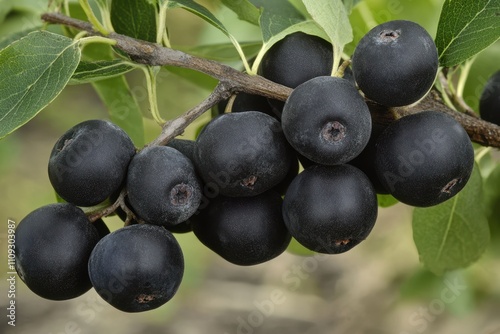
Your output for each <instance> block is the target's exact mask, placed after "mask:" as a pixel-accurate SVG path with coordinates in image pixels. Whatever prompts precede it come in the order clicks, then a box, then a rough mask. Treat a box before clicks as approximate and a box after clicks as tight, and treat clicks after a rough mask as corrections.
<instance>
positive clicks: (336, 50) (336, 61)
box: [332, 43, 344, 77]
mask: <svg viewBox="0 0 500 334" xmlns="http://www.w3.org/2000/svg"><path fill="white" fill-rule="evenodd" d="M341 60H342V48H340V47H339V46H338V45H336V44H335V43H333V67H332V76H333V77H338V76H339V75H340V73H339V65H340V61H341ZM343 73H344V72H343V71H342V75H343Z"/></svg>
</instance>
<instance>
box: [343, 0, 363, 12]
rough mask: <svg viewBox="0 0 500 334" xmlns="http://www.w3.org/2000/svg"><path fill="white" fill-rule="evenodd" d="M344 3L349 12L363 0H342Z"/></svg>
mask: <svg viewBox="0 0 500 334" xmlns="http://www.w3.org/2000/svg"><path fill="white" fill-rule="evenodd" d="M342 2H343V3H344V7H345V9H346V10H347V13H349V14H350V13H351V12H352V9H353V8H354V7H355V6H356V5H357V4H358V3H360V2H361V0H342Z"/></svg>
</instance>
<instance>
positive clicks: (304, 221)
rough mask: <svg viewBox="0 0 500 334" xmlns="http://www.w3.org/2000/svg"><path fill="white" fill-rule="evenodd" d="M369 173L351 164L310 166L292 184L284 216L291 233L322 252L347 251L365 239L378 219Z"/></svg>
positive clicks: (336, 252) (284, 202) (301, 241)
mask: <svg viewBox="0 0 500 334" xmlns="http://www.w3.org/2000/svg"><path fill="white" fill-rule="evenodd" d="M377 210H378V206H377V196H376V194H375V190H374V189H373V186H372V184H371V182H370V180H369V179H368V177H367V176H366V175H365V174H364V173H363V172H361V171H360V170H359V169H357V168H356V167H353V166H350V165H336V166H321V165H315V166H311V167H308V168H306V169H305V170H304V171H302V173H300V174H299V175H298V176H297V177H296V178H295V179H294V180H293V182H292V184H290V186H289V187H288V190H287V192H286V194H285V200H284V201H283V217H284V220H285V224H286V226H287V228H288V230H289V231H290V234H291V235H292V236H293V237H294V238H295V239H296V240H297V241H298V242H299V243H300V244H302V245H303V246H304V247H306V248H308V249H310V250H312V251H315V252H319V253H326V254H338V253H343V252H346V251H348V250H350V249H351V248H353V247H354V246H356V245H358V244H359V243H360V242H361V241H363V240H365V239H366V237H367V236H368V235H369V233H370V231H371V230H372V228H373V226H374V225H375V221H376V219H377Z"/></svg>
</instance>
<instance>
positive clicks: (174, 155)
mask: <svg viewBox="0 0 500 334" xmlns="http://www.w3.org/2000/svg"><path fill="white" fill-rule="evenodd" d="M127 191H128V200H129V202H130V205H131V206H132V209H133V211H134V212H135V213H137V215H138V216H139V217H140V218H141V219H142V220H144V221H145V222H147V223H149V224H155V225H162V226H165V227H168V226H174V225H177V224H179V223H181V222H183V221H186V220H187V219H188V218H189V217H191V215H193V213H195V212H196V210H197V209H198V206H199V205H200V201H201V196H202V193H201V184H200V180H199V179H198V177H197V175H196V172H195V169H194V166H193V164H192V162H191V161H190V160H189V159H188V158H187V157H186V156H185V155H184V154H182V153H181V152H179V151H177V150H176V149H174V148H171V147H167V146H150V147H146V148H145V149H143V150H142V151H140V152H139V153H137V154H136V155H135V156H134V158H133V159H132V161H131V162H130V166H129V169H128V176H127Z"/></svg>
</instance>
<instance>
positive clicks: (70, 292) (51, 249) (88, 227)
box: [15, 203, 100, 300]
mask: <svg viewBox="0 0 500 334" xmlns="http://www.w3.org/2000/svg"><path fill="white" fill-rule="evenodd" d="M15 235H16V270H17V273H18V274H19V277H20V278H21V279H22V280H23V282H24V283H26V285H27V286H28V288H30V290H31V291H33V292H34V293H36V294H37V295H39V296H41V297H43V298H46V299H52V300H66V299H71V298H75V297H78V296H80V295H82V294H84V293H85V292H87V291H88V290H89V289H90V288H91V287H92V286H91V284H90V279H89V275H88V271H87V262H88V260H89V257H90V253H91V252H92V249H93V248H94V246H95V245H96V244H97V242H98V241H99V239H100V235H99V232H98V230H97V229H96V228H95V227H94V226H93V225H92V223H90V221H89V220H88V219H87V216H86V215H85V213H84V212H83V211H82V210H81V209H80V208H78V207H76V206H74V205H73V204H70V203H58V204H49V205H46V206H43V207H41V208H38V209H36V210H34V211H32V212H31V213H30V214H28V215H27V216H26V217H25V218H24V219H23V220H21V221H20V222H19V225H18V227H17V229H16V232H15Z"/></svg>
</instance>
